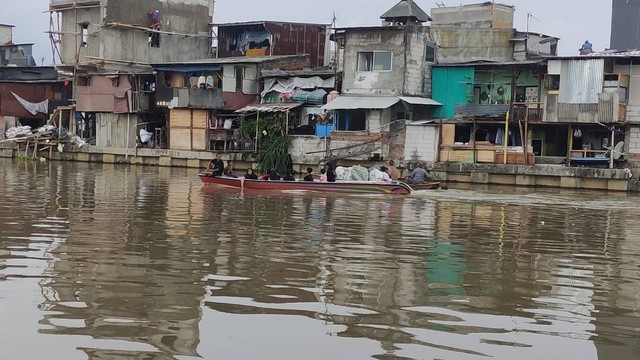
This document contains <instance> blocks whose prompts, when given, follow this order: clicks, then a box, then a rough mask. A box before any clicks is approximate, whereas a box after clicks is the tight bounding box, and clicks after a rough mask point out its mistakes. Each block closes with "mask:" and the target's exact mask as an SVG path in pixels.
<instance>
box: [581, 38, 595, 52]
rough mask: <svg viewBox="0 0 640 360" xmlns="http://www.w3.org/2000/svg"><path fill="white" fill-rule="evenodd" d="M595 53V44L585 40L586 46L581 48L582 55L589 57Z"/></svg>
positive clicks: (583, 45)
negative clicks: (588, 55)
mask: <svg viewBox="0 0 640 360" xmlns="http://www.w3.org/2000/svg"><path fill="white" fill-rule="evenodd" d="M592 52H593V44H591V43H590V42H589V40H585V42H584V44H582V47H581V48H580V55H587V54H591V53H592Z"/></svg>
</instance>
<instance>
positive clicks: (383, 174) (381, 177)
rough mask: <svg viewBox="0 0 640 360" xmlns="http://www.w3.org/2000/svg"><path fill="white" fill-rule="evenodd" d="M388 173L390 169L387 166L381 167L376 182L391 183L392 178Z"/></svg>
mask: <svg viewBox="0 0 640 360" xmlns="http://www.w3.org/2000/svg"><path fill="white" fill-rule="evenodd" d="M387 171H388V169H387V167H386V166H380V171H379V172H378V173H376V181H384V182H390V181H391V176H389V173H388V172H387Z"/></svg>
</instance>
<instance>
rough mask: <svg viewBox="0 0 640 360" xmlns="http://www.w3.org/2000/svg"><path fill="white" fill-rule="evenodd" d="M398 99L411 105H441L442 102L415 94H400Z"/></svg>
mask: <svg viewBox="0 0 640 360" xmlns="http://www.w3.org/2000/svg"><path fill="white" fill-rule="evenodd" d="M400 100H402V101H404V102H406V103H408V104H411V105H434V106H442V104H440V103H439V102H437V101H435V100H433V99H429V98H424V97H417V96H400Z"/></svg>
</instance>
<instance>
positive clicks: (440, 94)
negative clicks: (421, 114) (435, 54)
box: [432, 67, 475, 119]
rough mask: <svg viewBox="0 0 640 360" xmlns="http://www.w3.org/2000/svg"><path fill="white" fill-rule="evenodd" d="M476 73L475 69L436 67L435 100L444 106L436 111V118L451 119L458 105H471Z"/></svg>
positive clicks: (433, 83)
mask: <svg viewBox="0 0 640 360" xmlns="http://www.w3.org/2000/svg"><path fill="white" fill-rule="evenodd" d="M474 77H475V72H474V68H473V67H434V68H433V79H432V86H433V87H432V92H433V100H435V101H437V102H439V103H441V104H442V106H437V107H436V108H435V109H434V112H433V116H434V117H435V118H444V119H450V118H453V116H454V114H455V106H456V105H457V104H469V103H471V101H470V97H472V96H473V83H474Z"/></svg>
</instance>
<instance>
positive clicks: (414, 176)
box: [406, 162, 431, 184]
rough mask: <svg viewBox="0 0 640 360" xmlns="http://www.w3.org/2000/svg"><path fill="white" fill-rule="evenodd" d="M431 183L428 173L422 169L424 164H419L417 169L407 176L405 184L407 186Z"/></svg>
mask: <svg viewBox="0 0 640 360" xmlns="http://www.w3.org/2000/svg"><path fill="white" fill-rule="evenodd" d="M429 181H431V178H430V177H429V172H427V170H425V169H424V164H423V163H421V162H419V163H418V165H417V167H416V168H415V169H413V171H412V172H411V174H409V176H407V179H406V182H407V183H409V184H422V183H424V182H429Z"/></svg>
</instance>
